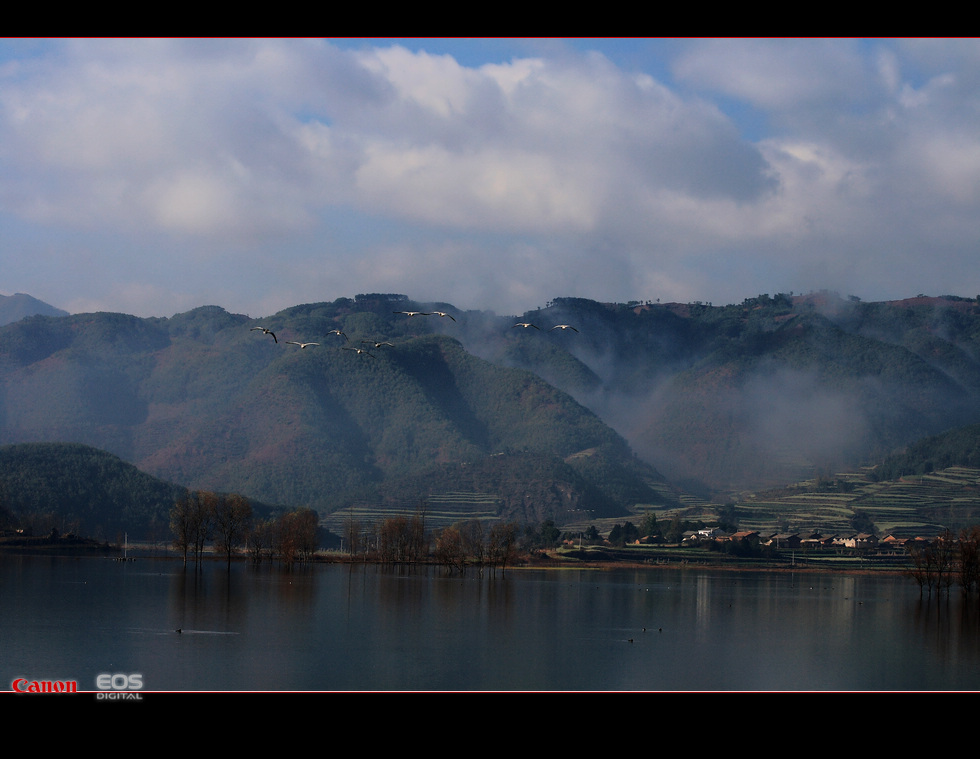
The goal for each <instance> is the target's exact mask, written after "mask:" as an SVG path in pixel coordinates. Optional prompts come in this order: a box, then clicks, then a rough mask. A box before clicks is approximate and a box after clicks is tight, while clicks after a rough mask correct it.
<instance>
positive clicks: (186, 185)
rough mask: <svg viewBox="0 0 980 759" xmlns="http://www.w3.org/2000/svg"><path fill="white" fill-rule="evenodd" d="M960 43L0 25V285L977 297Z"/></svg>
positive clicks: (154, 295)
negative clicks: (262, 33) (181, 31)
mask: <svg viewBox="0 0 980 759" xmlns="http://www.w3.org/2000/svg"><path fill="white" fill-rule="evenodd" d="M978 111H980V42H978V41H976V40H928V39H922V40H916V39H904V40H890V39H881V40H877V39H875V40H865V39H802V40H794V39H789V40H786V39H779V40H777V39H759V40H753V39H668V40H660V39H647V38H642V39H641V38H637V39H557V38H555V39H542V38H529V39H496V38H490V39H487V38H485V39H408V38H405V39H288V40H282V39H222V40H201V39H194V40H186V39H178V40H165V39H152V40H139V39H126V40H113V39H101V40H89V39H86V40H73V39H58V40H6V41H3V42H2V43H0V256H2V261H3V275H2V277H0V294H5V295H9V294H12V293H15V292H26V293H29V294H31V295H33V296H35V297H38V298H40V299H42V300H44V301H47V302H48V303H51V304H52V305H55V306H58V307H60V308H64V309H67V310H69V311H72V312H85V311H96V310H107V311H122V312H126V313H132V314H136V315H139V316H170V315H172V314H174V313H177V312H180V311H185V310H188V309H190V308H194V307H196V306H200V305H205V304H214V305H220V306H223V307H225V308H227V309H229V310H230V311H235V312H239V313H247V314H250V315H252V316H255V317H259V316H265V315H269V314H271V313H273V312H275V311H278V310H279V309H282V308H286V307H288V306H291V305H295V304H298V303H308V302H313V301H321V300H333V299H335V298H338V297H352V296H354V295H356V294H358V293H363V292H399V293H404V294H406V295H409V296H410V297H412V298H414V299H416V300H420V301H441V302H449V303H452V304H454V305H456V306H458V307H460V308H463V309H483V310H491V311H495V312H497V313H501V314H520V313H522V312H523V311H525V310H527V309H532V308H536V307H538V306H541V305H543V304H544V303H545V302H547V301H548V300H550V299H552V298H554V297H561V296H577V297H585V298H593V299H596V300H607V301H627V300H661V301H671V300H676V301H685V302H686V301H695V300H697V301H703V302H711V303H714V304H716V305H721V304H725V303H734V302H741V301H742V300H743V299H744V298H746V297H754V296H755V295H758V294H760V293H775V292H807V291H810V290H818V289H824V288H827V289H832V290H837V291H839V292H841V293H842V294H846V295H856V296H858V297H861V298H862V299H865V300H885V299H894V298H902V297H907V296H910V295H916V294H918V293H926V294H932V295H939V294H955V295H963V296H967V297H974V296H976V295H977V294H978V293H980V275H978V267H977V255H976V254H977V252H978V244H980V213H978V210H980V208H978V205H980V130H978V129H977V123H978V119H977V114H978Z"/></svg>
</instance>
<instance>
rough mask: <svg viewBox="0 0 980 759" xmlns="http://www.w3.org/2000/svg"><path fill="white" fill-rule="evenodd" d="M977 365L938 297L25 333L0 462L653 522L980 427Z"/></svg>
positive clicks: (967, 319) (960, 308) (827, 297)
mask: <svg viewBox="0 0 980 759" xmlns="http://www.w3.org/2000/svg"><path fill="white" fill-rule="evenodd" d="M407 311H424V312H428V313H429V314H430V315H427V316H421V315H420V316H409V315H407V314H406V313H404V312H407ZM435 311H442V312H445V313H446V314H447V315H448V316H446V317H442V316H437V315H433V313H432V312H435ZM450 316H451V317H452V318H449V317H450ZM518 321H520V322H531V323H535V325H536V326H537V327H538V329H533V328H521V327H517V326H516V322H518ZM558 324H571V325H573V326H574V327H575V329H576V330H577V331H572V330H557V329H554V327H555V325H558ZM260 327H263V328H265V329H268V330H270V332H271V333H272V334H275V337H273V336H272V334H266V333H265V332H263V331H262V330H261V329H260ZM334 330H339V331H340V333H342V334H337V333H336V332H334ZM309 341H313V342H318V343H320V345H318V346H310V347H309V348H307V349H301V348H300V347H299V346H298V345H291V344H289V343H290V342H297V343H299V342H309ZM362 341H363V342H362ZM375 343H378V345H377V346H375ZM384 343H391V345H386V344H384ZM351 348H361V349H363V350H366V351H367V352H368V353H370V354H371V355H367V354H363V353H362V354H358V353H357V352H356V351H355V350H350V349H351ZM977 356H980V305H978V303H977V301H976V300H971V299H966V298H958V297H956V296H941V297H937V298H925V297H923V296H919V297H916V298H911V299H907V300H900V301H890V302H881V303H863V302H861V301H859V300H857V299H853V298H842V297H840V296H839V295H836V294H833V293H827V292H820V293H811V294H807V295H792V294H776V295H775V296H771V297H770V296H769V295H760V296H758V297H755V298H747V299H745V301H743V303H741V304H731V305H727V306H717V307H716V306H713V305H711V304H704V303H688V304H659V303H653V302H650V301H645V302H635V301H634V302H628V303H622V304H619V303H601V302H597V301H592V300H588V299H584V298H556V299H555V300H553V301H551V302H549V303H548V304H547V305H546V306H545V307H543V308H539V309H534V310H532V311H528V312H525V313H524V314H521V315H517V316H499V315H497V314H494V313H492V312H485V311H463V310H460V309H457V308H455V307H454V306H452V305H451V304H448V303H417V302H415V301H412V300H411V299H410V298H409V297H408V296H405V295H401V294H385V293H381V294H366V295H358V296H356V297H354V298H340V299H337V300H335V301H333V302H319V303H307V304H299V305H296V306H292V307H289V308H287V309H283V310H282V311H280V312H278V313H276V314H272V315H270V316H268V317H265V318H263V319H250V318H249V317H247V316H245V315H241V314H232V313H230V312H227V311H225V310H224V309H223V308H221V307H218V306H201V307H199V308H196V309H192V310H190V311H187V312H183V313H180V314H175V315H174V316H172V317H169V318H162V317H153V318H139V317H135V316H129V315H125V314H110V313H96V314H76V315H71V316H68V317H58V318H54V317H45V316H31V317H28V318H26V319H23V320H21V321H19V322H16V323H13V324H9V325H6V326H4V327H0V443H4V444H10V443H18V442H38V441H45V440H46V441H76V442H82V443H85V444H88V445H93V446H95V447H98V448H101V449H104V450H107V451H109V452H112V453H113V454H115V455H118V456H120V457H121V458H123V459H124V460H126V461H128V462H130V463H133V464H134V465H136V466H138V467H140V468H141V469H143V470H145V471H147V472H148V473H150V474H153V475H154V476H159V477H162V478H163V479H166V480H168V481H172V482H180V483H181V484H182V485H185V486H187V487H191V488H194V489H212V490H220V491H225V492H231V491H234V492H241V493H243V494H245V495H248V496H249V497H252V498H257V499H259V500H262V501H266V502H269V503H275V504H284V505H289V506H314V507H316V508H318V509H319V510H320V511H321V512H322V513H329V512H331V511H335V510H337V509H340V508H344V507H345V506H349V505H350V504H352V503H358V504H364V503H370V504H374V505H375V507H376V508H378V509H383V508H384V506H385V504H386V503H389V504H390V503H394V502H395V501H397V500H401V501H404V500H405V499H409V500H412V499H417V498H422V497H425V496H426V495H433V494H435V493H436V492H437V491H436V489H438V492H445V491H447V490H452V489H454V488H455V489H460V490H463V489H465V488H469V487H472V483H473V482H477V481H479V482H483V483H487V482H496V483H500V482H508V483H509V484H508V485H507V490H506V492H502V493H497V494H496V495H498V496H500V497H499V498H498V500H497V501H495V502H496V503H498V504H500V514H499V516H501V517H502V518H506V517H509V516H514V517H518V518H520V519H527V520H540V519H544V518H554V517H559V518H563V515H565V514H569V513H571V512H575V513H576V515H577V518H578V517H580V516H581V515H582V514H583V513H586V514H587V513H594V514H596V515H597V516H615V515H616V514H626V513H627V512H628V509H629V508H630V507H632V506H634V505H635V504H637V503H648V504H650V505H652V506H653V507H655V508H669V507H670V506H671V505H672V504H674V503H676V498H677V497H678V495H677V494H678V493H679V492H680V491H679V490H678V489H677V488H672V487H671V486H670V483H678V484H680V485H682V486H684V487H687V488H693V489H695V490H697V491H698V492H702V493H704V494H705V495H707V496H710V495H711V494H713V493H714V494H718V493H722V494H723V493H731V492H737V491H739V490H744V489H747V488H750V487H753V488H756V489H759V488H762V487H765V486H767V485H781V484H784V483H786V482H792V481H796V480H799V479H802V478H804V477H805V476H810V475H813V474H815V473H819V472H826V471H833V470H835V469H836V468H839V467H841V466H856V465H858V464H863V463H867V462H868V461H872V460H875V459H876V458H877V459H881V458H883V457H884V456H886V455H888V454H889V453H892V452H894V451H895V450H898V449H900V448H901V447H902V446H905V445H908V444H910V443H911V442H913V441H914V440H917V439H919V438H921V437H924V436H926V435H930V434H937V433H939V432H941V431H943V430H945V429H949V428H951V427H954V426H957V425H958V424H965V423H969V422H971V421H975V422H980V371H978V367H980V364H978V360H977ZM586 451H593V452H594V453H592V454H589V455H585V454H584V452H586ZM498 457H500V458H499V459H498ZM532 459H533V460H534V461H536V462H537V463H536V464H535V466H534V467H528V466H527V465H528V464H529V463H530V461H531V460H532ZM465 467H469V470H468V471H466V472H465V473H464V472H463V469H464V468H465ZM501 467H503V468H504V469H503V471H504V473H506V472H509V473H510V474H509V475H508V476H509V479H508V476H503V475H502V474H501V473H500V472H497V470H498V469H500V468H501ZM567 467H570V469H568V468H567ZM475 472H482V474H481V478H482V479H481V478H477V477H476V476H475V475H474V473H475ZM494 472H497V473H496V474H494ZM528 472H532V473H533V474H531V475H529V474H527V473H528ZM522 473H523V474H522ZM801 475H803V477H801ZM529 476H533V477H534V478H536V479H534V482H533V487H527V488H525V489H526V491H527V494H528V496H529V497H528V499H527V500H528V501H529V503H530V504H531V505H530V506H529V505H528V504H527V503H524V502H523V501H522V500H521V498H520V497H519V493H520V490H521V487H522V485H521V483H522V481H523V480H522V478H527V477H529ZM528 482H530V481H528ZM558 482H561V483H562V484H561V486H560V487H557V488H555V489H549V488H550V486H549V484H548V483H551V484H552V485H554V484H555V483H558ZM478 487H482V488H484V489H485V490H486V489H488V488H489V487H490V485H487V484H482V485H479V486H478ZM495 487H498V488H499V487H500V486H499V485H495ZM409 491H410V492H409ZM559 493H561V494H562V495H559Z"/></svg>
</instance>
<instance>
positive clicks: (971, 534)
mask: <svg viewBox="0 0 980 759" xmlns="http://www.w3.org/2000/svg"><path fill="white" fill-rule="evenodd" d="M906 550H907V551H908V554H909V558H910V559H911V561H912V567H911V568H910V569H909V575H911V577H912V579H913V580H915V581H916V582H917V583H919V590H920V591H921V592H922V593H926V592H928V593H929V594H932V592H933V591H935V592H936V593H949V591H950V588H952V587H953V586H954V585H959V586H960V588H961V589H962V590H963V592H964V593H965V594H967V595H972V594H974V593H980V525H974V526H973V527H968V528H966V529H964V530H961V531H960V534H959V537H957V536H956V535H954V534H953V533H952V532H951V531H949V530H946V531H945V532H943V534H941V535H940V536H939V537H937V538H934V539H933V540H916V541H912V542H910V543H908V544H906Z"/></svg>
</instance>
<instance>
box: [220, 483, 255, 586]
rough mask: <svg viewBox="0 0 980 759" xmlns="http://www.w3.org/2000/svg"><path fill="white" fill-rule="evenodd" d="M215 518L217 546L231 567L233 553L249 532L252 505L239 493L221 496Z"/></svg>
mask: <svg viewBox="0 0 980 759" xmlns="http://www.w3.org/2000/svg"><path fill="white" fill-rule="evenodd" d="M213 519H214V541H215V548H216V549H217V550H219V551H220V552H221V553H223V554H225V556H226V558H227V560H228V568H229V569H230V568H231V556H232V554H233V553H234V552H235V550H236V549H237V548H238V547H239V546H240V545H241V544H242V543H243V542H244V541H245V537H246V535H247V534H248V531H249V526H250V524H251V521H252V505H251V504H250V503H249V502H248V499H247V498H245V496H242V495H238V494H237V493H232V494H231V495H226V496H222V497H219V498H217V499H216V501H215V502H214V514H213Z"/></svg>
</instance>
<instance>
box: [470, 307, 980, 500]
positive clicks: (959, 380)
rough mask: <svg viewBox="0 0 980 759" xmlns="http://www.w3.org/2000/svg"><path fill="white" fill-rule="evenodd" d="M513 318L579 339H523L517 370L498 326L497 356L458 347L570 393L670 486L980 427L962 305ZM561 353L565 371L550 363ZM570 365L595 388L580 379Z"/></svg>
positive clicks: (781, 471) (790, 471)
mask: <svg viewBox="0 0 980 759" xmlns="http://www.w3.org/2000/svg"><path fill="white" fill-rule="evenodd" d="M521 320H522V321H523V320H526V321H532V322H534V323H540V324H543V325H548V324H554V323H570V324H574V325H575V326H576V328H577V329H578V330H579V331H578V333H565V334H562V335H561V336H560V337H559V338H557V339H556V336H555V335H554V334H549V335H545V334H531V335H527V336H526V339H527V341H528V342H531V339H532V338H534V339H537V340H539V341H545V340H546V341H547V342H548V346H549V348H548V350H547V351H541V352H539V353H531V354H530V355H531V356H532V358H527V359H522V355H523V354H522V352H519V351H514V350H510V349H509V348H508V345H507V343H508V340H509V339H510V338H509V337H505V336H502V335H499V333H500V332H501V330H499V329H498V337H497V338H496V340H497V342H496V346H495V347H493V346H489V345H488V344H487V340H486V337H485V331H481V333H480V335H479V339H477V338H474V339H472V340H470V338H469V337H468V336H464V337H463V338H462V339H463V340H464V344H466V345H467V347H468V348H470V349H472V350H474V351H479V352H480V354H481V355H488V356H496V357H498V358H499V359H500V360H505V359H504V357H507V359H509V360H510V361H511V362H512V363H513V365H517V366H520V365H524V366H525V367H526V368H529V369H532V370H534V371H536V372H538V373H540V374H541V375H542V376H546V377H547V378H548V380H549V381H550V382H551V383H552V384H554V385H556V386H557V387H561V388H563V389H565V390H567V391H568V392H570V393H572V394H573V395H574V396H575V397H576V399H577V400H579V402H580V403H582V404H583V405H585V406H587V407H588V408H590V409H591V410H592V411H594V412H595V413H596V414H598V415H599V416H600V417H601V418H602V419H603V420H604V421H605V422H607V423H608V424H609V425H610V426H612V427H613V428H615V429H616V430H617V431H618V432H619V433H620V434H622V435H623V436H624V437H625V438H626V439H627V440H628V441H629V442H630V444H631V446H632V447H633V449H634V450H635V451H636V452H637V453H638V454H640V455H641V456H643V457H644V458H645V459H646V460H647V461H649V462H650V463H652V464H653V465H654V466H656V467H657V468H658V469H659V470H660V471H662V472H664V473H665V474H666V475H667V477H668V478H670V479H674V480H676V481H684V482H687V483H701V484H702V485H703V486H707V487H710V488H714V489H723V490H727V489H741V488H755V487H763V486H771V485H775V484H779V483H785V482H790V481H794V480H797V479H800V478H801V477H805V476H810V475H811V474H812V473H813V471H814V470H817V469H823V468H835V467H841V466H856V465H858V464H861V463H864V462H865V461H867V460H869V459H870V458H873V457H879V458H880V457H881V456H882V455H884V454H885V453H887V452H889V451H891V450H893V449H895V448H896V447H899V446H902V445H904V444H907V443H908V442H910V441H912V440H915V439H917V438H919V437H922V436H923V435H928V434H935V433H937V432H939V431H941V430H943V429H946V428H948V427H951V426H954V425H956V424H960V423H962V421H964V420H967V421H968V420H971V419H975V420H978V421H980V403H978V382H980V362H978V360H977V357H978V356H980V341H978V336H980V308H978V305H977V303H976V302H975V301H970V300H966V299H955V298H916V299H911V300H910V301H902V302H896V303H884V304H862V303H860V302H858V301H854V300H850V299H849V300H845V299H842V298H839V297H838V296H835V295H833V294H828V293H818V294H814V295H810V296H796V297H791V296H789V295H783V294H780V295H776V296H773V297H770V296H768V295H763V296H759V297H758V298H750V299H746V300H745V301H744V302H743V303H741V304H736V305H730V306H723V307H714V306H711V305H710V304H703V303H692V304H663V305H661V304H653V303H649V302H646V303H632V304H599V303H595V302H591V301H587V300H583V299H578V298H557V299H555V300H554V301H553V302H552V303H550V304H548V306H547V307H546V308H544V309H537V310H535V311H531V312H527V313H526V314H524V315H523V316H522V317H521ZM495 351H496V352H495ZM562 351H565V352H568V353H569V354H570V355H571V356H573V357H574V359H575V362H574V363H573V362H571V361H563V360H561V359H559V358H556V357H552V355H551V354H552V353H553V352H559V353H560V352H562ZM579 365H581V366H584V367H585V369H586V371H588V372H591V374H592V375H593V376H594V377H596V378H598V383H594V382H593V383H591V384H590V383H583V382H582V380H581V377H582V370H581V369H579V368H578V367H579ZM563 367H575V368H574V369H569V370H567V371H562V368H563Z"/></svg>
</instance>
